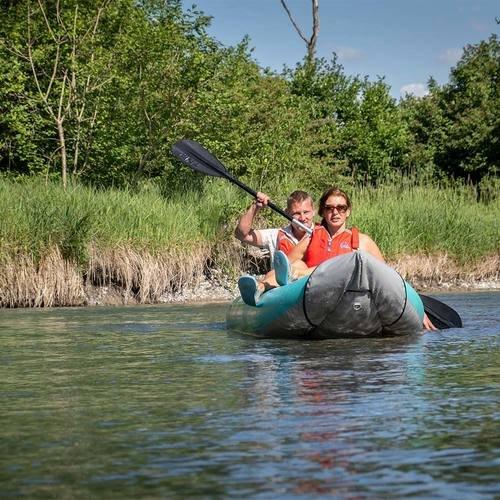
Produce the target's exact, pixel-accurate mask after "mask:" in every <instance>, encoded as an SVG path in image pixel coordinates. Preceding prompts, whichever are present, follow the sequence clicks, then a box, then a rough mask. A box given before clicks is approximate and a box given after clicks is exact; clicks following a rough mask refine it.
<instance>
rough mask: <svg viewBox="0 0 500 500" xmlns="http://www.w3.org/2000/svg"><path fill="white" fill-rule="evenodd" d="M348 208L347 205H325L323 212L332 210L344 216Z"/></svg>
mask: <svg viewBox="0 0 500 500" xmlns="http://www.w3.org/2000/svg"><path fill="white" fill-rule="evenodd" d="M348 208H349V207H348V206H347V205H325V208H323V210H324V211H325V212H333V211H334V210H337V212H338V213H339V214H345V213H346V212H347V209H348Z"/></svg>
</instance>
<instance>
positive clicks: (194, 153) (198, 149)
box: [172, 139, 312, 235]
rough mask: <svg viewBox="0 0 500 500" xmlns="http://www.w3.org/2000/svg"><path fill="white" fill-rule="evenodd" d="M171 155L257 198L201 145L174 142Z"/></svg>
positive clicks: (278, 209)
mask: <svg viewBox="0 0 500 500" xmlns="http://www.w3.org/2000/svg"><path fill="white" fill-rule="evenodd" d="M172 153H173V155H174V156H175V157H176V158H178V159H179V160H180V161H181V162H182V163H184V164H185V165H187V166H188V167H191V168H192V169H193V170H196V171H197V172H201V173H202V174H205V175H212V176H214V177H224V178H225V179H227V180H228V181H229V182H232V183H233V184H236V185H237V186H238V187H240V188H241V189H243V190H245V191H246V192H247V193H248V194H250V195H252V196H253V197H254V198H256V197H257V191H255V190H254V189H252V188H250V187H248V186H246V185H245V184H243V182H241V181H239V180H238V179H236V178H235V177H233V176H232V175H231V174H230V173H229V172H228V171H227V170H226V167H224V165H223V164H222V163H221V162H220V161H219V160H218V159H217V158H216V157H215V156H214V155H212V154H211V153H209V152H208V151H207V150H206V149H205V148H204V147H203V146H202V145H201V144H199V143H198V142H196V141H191V140H190V139H183V140H182V141H178V142H176V143H175V144H174V145H173V146H172ZM267 206H268V207H269V208H270V209H272V210H274V211H275V212H278V213H279V214H280V215H282V216H283V217H286V218H287V219H288V220H289V221H290V222H291V223H292V224H295V225H296V226H298V227H300V228H301V229H302V230H303V231H305V232H306V233H307V234H309V235H311V234H312V229H311V228H310V227H307V226H306V225H305V224H302V222H300V221H298V220H297V219H294V218H293V217H292V216H291V215H290V214H287V213H286V212H285V211H284V210H282V209H281V208H279V207H278V206H276V205H275V204H274V203H273V202H271V201H270V202H268V204H267Z"/></svg>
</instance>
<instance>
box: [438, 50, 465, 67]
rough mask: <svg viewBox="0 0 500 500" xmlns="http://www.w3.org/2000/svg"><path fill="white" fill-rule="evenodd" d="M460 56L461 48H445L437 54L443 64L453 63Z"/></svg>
mask: <svg viewBox="0 0 500 500" xmlns="http://www.w3.org/2000/svg"><path fill="white" fill-rule="evenodd" d="M461 57H462V49H455V48H453V49H446V50H444V51H443V52H441V54H439V57H438V59H439V61H440V62H442V63H445V64H455V63H456V62H457V61H458V60H459V59H460V58H461Z"/></svg>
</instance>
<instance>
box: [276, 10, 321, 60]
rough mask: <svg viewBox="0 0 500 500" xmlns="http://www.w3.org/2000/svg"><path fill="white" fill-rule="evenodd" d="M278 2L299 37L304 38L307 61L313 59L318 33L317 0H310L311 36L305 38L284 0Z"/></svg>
mask: <svg viewBox="0 0 500 500" xmlns="http://www.w3.org/2000/svg"><path fill="white" fill-rule="evenodd" d="M280 2H281V5H282V6H283V8H284V9H285V11H286V13H287V14H288V18H289V19H290V21H291V23H292V25H293V27H294V28H295V30H296V31H297V33H298V34H299V36H300V38H302V40H304V42H305V43H306V47H307V58H308V59H309V61H312V60H313V59H314V55H315V52H316V42H317V40H318V33H319V0H311V6H312V19H313V26H312V34H311V38H307V37H306V36H305V35H304V33H303V32H302V30H301V29H300V28H299V26H298V24H297V23H296V22H295V19H294V18H293V16H292V13H291V12H290V9H289V8H288V6H287V4H286V2H285V0H280Z"/></svg>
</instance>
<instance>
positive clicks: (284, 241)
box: [234, 191, 315, 262]
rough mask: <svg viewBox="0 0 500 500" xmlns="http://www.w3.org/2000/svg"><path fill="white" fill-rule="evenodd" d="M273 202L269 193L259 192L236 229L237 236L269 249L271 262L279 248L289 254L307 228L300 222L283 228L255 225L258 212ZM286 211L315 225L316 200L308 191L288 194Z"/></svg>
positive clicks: (304, 222)
mask: <svg viewBox="0 0 500 500" xmlns="http://www.w3.org/2000/svg"><path fill="white" fill-rule="evenodd" d="M268 203H269V196H267V195H266V194H264V193H260V192H259V193H257V196H256V199H255V201H254V202H253V203H252V204H251V205H250V207H249V208H248V210H247V211H246V212H245V213H244V214H243V215H242V216H241V217H240V219H239V221H238V225H237V226H236V229H235V231H234V236H235V237H236V238H237V239H238V240H240V241H241V242H243V243H247V244H249V245H252V246H255V247H259V248H263V249H266V250H268V251H269V254H270V257H271V262H272V261H273V259H274V254H275V252H276V251H277V250H281V251H282V252H285V254H289V253H290V251H291V250H292V249H293V248H294V247H295V245H297V243H298V242H299V241H301V240H302V239H303V238H304V236H305V235H306V232H305V231H304V229H303V228H302V227H300V226H298V225H295V224H292V223H290V224H289V225H288V226H285V227H282V228H272V229H254V228H253V227H252V226H253V222H254V219H255V216H256V215H257V213H258V212H259V211H260V210H261V209H262V208H264V207H266V206H267V204H268ZM286 212H287V213H288V214H289V215H290V216H291V217H293V218H294V219H296V220H298V221H299V222H300V223H301V224H303V225H304V226H307V227H310V228H312V227H313V217H314V214H315V212H314V203H313V200H312V198H311V196H310V195H309V193H306V192H305V191H294V192H293V193H291V194H290V196H289V197H288V200H287V203H286Z"/></svg>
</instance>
